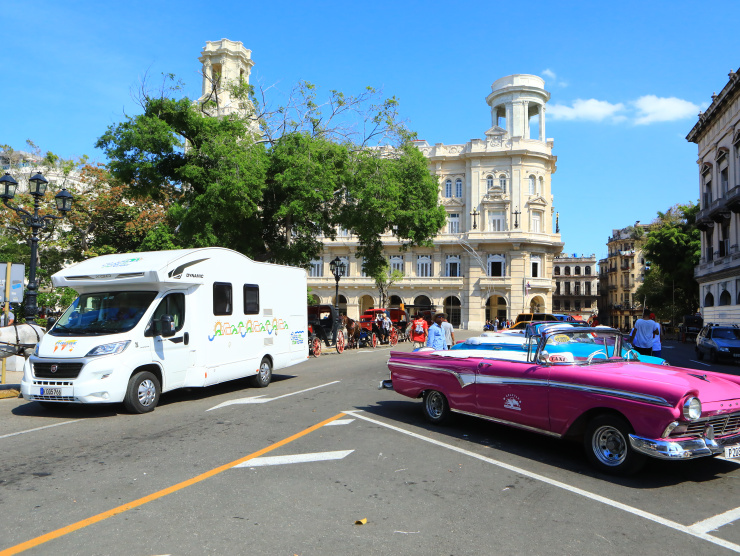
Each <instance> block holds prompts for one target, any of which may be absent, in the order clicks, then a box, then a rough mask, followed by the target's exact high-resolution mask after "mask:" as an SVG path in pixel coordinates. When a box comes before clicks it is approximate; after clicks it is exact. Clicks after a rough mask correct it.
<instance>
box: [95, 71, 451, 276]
mask: <svg viewBox="0 0 740 556" xmlns="http://www.w3.org/2000/svg"><path fill="white" fill-rule="evenodd" d="M227 86H228V87H229V88H230V94H231V99H232V103H233V102H235V99H236V102H237V103H238V104H239V105H240V106H242V107H243V110H242V111H241V112H240V113H238V114H236V113H229V114H226V115H224V116H223V117H211V116H212V115H219V114H225V112H224V111H223V110H222V107H220V106H219V99H218V96H217V95H214V96H213V97H211V98H209V99H207V100H206V101H205V102H203V103H200V104H198V103H193V102H192V101H191V100H189V99H187V98H181V99H175V98H171V95H173V94H175V93H176V92H177V90H178V89H177V87H174V88H173V89H170V90H162V91H160V92H159V93H158V94H156V95H154V94H148V93H142V96H141V104H142V108H143V114H140V115H137V116H128V117H126V119H125V120H124V121H123V122H121V123H119V124H117V125H113V126H110V127H109V128H108V130H107V132H106V133H105V134H104V135H103V136H102V137H101V138H100V139H99V140H98V143H97V146H98V147H100V148H102V149H103V150H104V151H105V152H106V154H107V155H108V157H109V159H110V161H111V162H110V169H111V172H112V173H113V175H114V176H115V177H116V178H118V179H119V180H121V181H123V182H124V183H131V184H133V185H132V188H134V189H135V190H137V191H139V192H140V193H142V194H146V195H149V196H151V197H152V199H155V200H156V199H160V198H161V196H162V191H163V189H166V188H169V187H174V188H175V189H176V191H177V192H178V194H179V197H178V198H177V200H176V202H175V203H174V204H173V205H172V207H171V209H170V211H169V218H168V221H169V225H170V233H169V234H167V233H165V232H164V230H162V229H161V228H158V229H157V230H156V233H157V234H159V236H160V239H169V240H171V241H173V242H174V241H176V242H177V243H178V244H179V245H181V246H183V247H196V246H208V245H218V246H223V247H229V248H231V249H235V250H237V251H240V252H242V253H244V254H246V255H247V256H249V257H251V258H253V259H255V260H262V261H272V262H276V263H283V264H292V265H298V266H307V265H308V264H309V262H310V261H311V259H313V258H315V257H316V256H317V255H318V254H319V253H320V251H321V248H322V242H321V240H320V238H321V236H324V237H329V238H332V239H334V238H336V234H337V230H338V228H343V229H345V230H347V231H349V232H350V233H352V234H354V235H356V236H357V238H358V241H359V248H358V250H357V256H358V257H362V258H363V264H364V266H365V269H366V271H367V272H368V274H369V275H371V276H374V275H376V274H377V272H378V271H379V269H381V268H382V267H383V264H384V263H385V260H384V257H383V250H382V242H381V235H382V234H385V233H387V232H390V233H392V234H393V235H394V236H395V237H396V238H397V239H398V240H399V241H400V243H401V246H402V248H405V247H407V246H409V245H427V244H429V243H430V242H431V238H433V237H434V235H436V233H437V232H438V230H439V229H440V228H441V227H442V225H443V224H444V221H445V211H444V209H443V208H442V207H440V206H438V204H437V191H438V184H437V180H436V179H435V178H434V177H433V176H432V175H431V174H430V173H429V170H428V168H427V163H426V160H425V159H424V157H423V156H422V155H421V153H420V152H419V151H418V149H416V148H415V147H414V146H413V145H412V143H411V142H410V139H411V138H412V137H413V136H412V134H411V133H410V132H409V131H408V130H407V129H406V128H405V126H404V125H403V124H402V123H401V122H400V121H399V119H398V114H397V101H396V100H395V99H386V100H382V101H380V100H378V95H377V93H376V92H375V91H374V90H372V89H368V90H366V91H364V92H363V93H362V94H360V95H357V96H346V95H344V94H342V93H340V92H337V91H331V92H330V95H329V99H328V100H327V101H326V102H323V103H319V102H317V101H316V88H315V86H313V85H312V84H310V83H306V82H302V83H300V84H299V85H298V86H297V87H296V88H295V89H294V91H293V93H291V95H290V97H289V100H288V102H287V103H285V104H283V105H281V106H277V107H276V108H274V109H268V108H266V107H265V105H264V103H260V102H258V100H257V95H255V94H254V91H253V89H252V88H251V87H249V86H248V85H245V84H244V83H232V84H227ZM261 98H262V99H264V98H265V95H264V91H263V94H262V95H261ZM358 129H359V130H361V131H360V132H358V131H357V130H358ZM382 141H385V143H386V144H385V146H381V145H380V144H379V143H380V142H382ZM175 230H176V231H177V233H176V236H175ZM152 233H155V232H152Z"/></svg>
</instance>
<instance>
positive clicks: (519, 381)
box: [381, 328, 740, 475]
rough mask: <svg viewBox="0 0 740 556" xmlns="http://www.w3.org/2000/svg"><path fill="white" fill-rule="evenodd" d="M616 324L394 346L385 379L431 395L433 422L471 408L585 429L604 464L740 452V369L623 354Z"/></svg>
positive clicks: (496, 416) (552, 431) (547, 426)
mask: <svg viewBox="0 0 740 556" xmlns="http://www.w3.org/2000/svg"><path fill="white" fill-rule="evenodd" d="M621 341H622V338H621V335H620V334H619V332H618V331H617V330H613V329H608V328H574V329H572V330H554V331H551V332H546V333H544V334H543V335H542V336H541V337H534V338H531V339H530V344H529V349H528V350H526V351H521V350H520V351H518V352H516V351H495V352H491V353H490V354H488V353H487V352H484V351H469V352H468V351H466V350H459V351H457V350H452V351H442V352H440V351H420V352H415V353H406V352H404V353H401V352H391V358H390V361H389V362H388V368H389V369H390V372H391V380H387V381H383V383H381V387H384V388H390V389H393V390H395V391H396V392H398V393H399V394H402V395H404V396H409V397H411V398H422V399H423V404H422V407H423V411H424V415H425V417H426V418H427V420H429V421H431V422H432V423H442V422H444V421H446V420H447V419H448V417H449V415H450V412H456V413H463V414H466V415H473V416H476V417H481V418H483V419H488V420H490V421H494V422H496V423H503V424H505V425H511V426H513V427H519V428H522V429H526V430H529V431H535V432H539V433H542V434H546V435H549V436H555V437H573V436H575V437H582V438H583V443H584V446H585V448H586V453H587V455H588V458H589V460H590V461H591V463H592V464H593V465H595V466H596V467H597V468H598V469H600V470H601V471H605V472H608V473H613V474H622V475H624V474H629V473H633V472H635V471H637V470H638V469H639V468H640V467H641V466H642V464H643V463H644V462H645V458H646V456H649V457H654V458H659V459H667V460H676V459H690V458H698V457H703V456H717V455H720V456H724V457H725V458H736V459H740V377H738V376H732V375H725V374H719V373H712V372H705V371H694V370H691V369H683V368H678V367H670V366H663V365H651V364H646V363H640V362H639V361H636V357H634V358H633V357H632V352H629V351H628V352H625V354H624V355H625V356H624V357H622V355H623V354H622V346H621Z"/></svg>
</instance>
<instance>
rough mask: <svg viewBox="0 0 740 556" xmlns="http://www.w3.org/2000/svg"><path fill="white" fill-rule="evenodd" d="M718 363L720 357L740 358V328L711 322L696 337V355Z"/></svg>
mask: <svg viewBox="0 0 740 556" xmlns="http://www.w3.org/2000/svg"><path fill="white" fill-rule="evenodd" d="M706 354H708V355H709V360H710V361H711V362H712V363H716V362H717V361H718V360H719V359H720V358H723V359H724V358H726V359H740V328H738V327H737V326H717V325H712V324H709V325H707V326H705V327H704V328H702V331H701V332H699V335H698V336H697V337H696V357H697V358H698V359H704V355H706Z"/></svg>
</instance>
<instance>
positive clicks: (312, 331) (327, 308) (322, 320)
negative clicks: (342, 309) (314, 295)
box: [308, 305, 346, 357]
mask: <svg viewBox="0 0 740 556" xmlns="http://www.w3.org/2000/svg"><path fill="white" fill-rule="evenodd" d="M345 338H346V329H345V327H344V321H343V317H341V316H340V315H339V314H338V313H337V310H336V308H335V307H334V306H333V305H309V306H308V353H309V355H313V356H314V357H318V356H319V355H321V349H322V347H321V344H322V343H323V344H324V345H325V346H326V347H328V348H331V347H333V348H335V349H336V350H337V353H342V352H344V348H345V345H346V344H345Z"/></svg>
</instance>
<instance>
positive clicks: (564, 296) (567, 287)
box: [552, 253, 599, 321]
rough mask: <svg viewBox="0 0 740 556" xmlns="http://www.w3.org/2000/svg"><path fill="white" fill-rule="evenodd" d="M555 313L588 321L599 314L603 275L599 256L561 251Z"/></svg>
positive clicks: (555, 264) (556, 262) (556, 273)
mask: <svg viewBox="0 0 740 556" xmlns="http://www.w3.org/2000/svg"><path fill="white" fill-rule="evenodd" d="M552 278H553V280H554V281H555V291H554V293H553V298H552V312H553V313H559V314H565V315H570V316H572V317H573V318H575V319H576V320H583V321H588V320H590V319H591V318H592V317H594V316H595V315H596V314H597V313H598V299H599V274H598V272H597V269H596V255H590V256H585V255H581V256H580V257H579V256H578V255H576V254H573V255H566V254H564V253H561V254H560V255H557V256H556V257H555V260H554V261H553V271H552Z"/></svg>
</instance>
